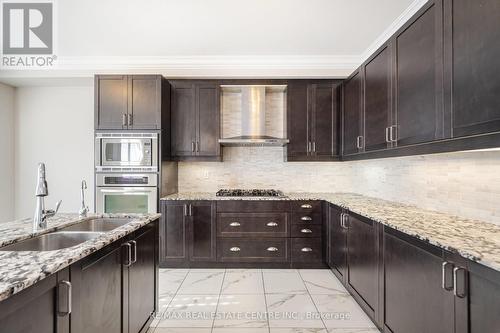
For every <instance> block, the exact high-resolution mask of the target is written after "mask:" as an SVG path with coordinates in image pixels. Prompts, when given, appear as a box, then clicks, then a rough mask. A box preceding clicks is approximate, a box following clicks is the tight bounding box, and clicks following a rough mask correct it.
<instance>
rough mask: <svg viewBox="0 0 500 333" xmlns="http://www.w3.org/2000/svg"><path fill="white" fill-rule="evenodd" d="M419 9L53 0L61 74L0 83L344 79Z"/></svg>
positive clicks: (342, 1) (327, 2)
mask: <svg viewBox="0 0 500 333" xmlns="http://www.w3.org/2000/svg"><path fill="white" fill-rule="evenodd" d="M424 2H425V0H246V1H242V0H142V1H139V0H85V1H81V0H59V1H57V10H58V15H57V18H58V29H57V39H58V42H57V45H58V47H57V56H58V59H59V65H60V68H59V69H57V70H50V71H37V72H35V71H30V72H27V71H22V73H19V72H21V71H8V72H7V71H3V72H1V73H0V80H2V81H5V82H9V79H10V80H11V82H14V83H15V78H35V77H39V78H46V77H73V76H74V77H88V76H89V74H92V73H95V72H118V71H129V72H143V73H145V72H155V71H156V72H159V73H162V74H164V75H170V76H215V75H218V76H241V77H247V76H289V77H294V76H320V77H321V76H330V77H334V76H337V77H342V76H346V75H348V74H349V73H350V72H351V71H352V70H353V69H354V68H355V67H356V66H357V65H359V63H360V62H361V59H362V58H363V56H364V55H365V53H366V52H367V50H369V49H370V48H373V47H375V46H376V45H375V44H376V43H377V39H378V38H379V37H380V36H383V35H384V34H385V33H387V31H388V29H394V28H395V27H397V26H399V25H400V23H401V22H400V21H401V20H402V17H404V16H405V15H406V16H408V15H409V14H411V13H413V12H414V11H415V10H416V9H418V8H419V7H420V6H421V5H422V4H423V3H424ZM406 18H407V17H406ZM379 42H380V41H379Z"/></svg>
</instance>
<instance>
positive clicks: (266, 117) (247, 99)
mask: <svg viewBox="0 0 500 333" xmlns="http://www.w3.org/2000/svg"><path fill="white" fill-rule="evenodd" d="M221 90H222V99H223V100H222V107H223V112H222V118H223V119H222V127H223V130H222V135H223V137H222V139H220V140H219V143H220V144H222V145H224V146H283V145H285V144H286V143H288V140H287V139H285V138H284V133H286V131H285V129H284V124H285V121H284V119H285V117H284V115H285V110H286V106H285V104H286V86H264V85H253V86H229V85H226V86H221ZM225 93H226V94H225ZM267 93H269V94H279V95H273V96H274V97H275V98H274V99H269V100H267V102H268V103H267V104H269V105H271V104H272V107H271V110H266V94H267ZM225 97H227V98H228V99H230V100H232V102H231V101H228V102H227V103H225V101H224V98H225ZM236 97H239V98H238V100H236ZM273 101H274V104H273ZM275 104H278V105H275ZM224 108H225V109H224ZM231 134H233V135H231ZM234 134H236V135H234Z"/></svg>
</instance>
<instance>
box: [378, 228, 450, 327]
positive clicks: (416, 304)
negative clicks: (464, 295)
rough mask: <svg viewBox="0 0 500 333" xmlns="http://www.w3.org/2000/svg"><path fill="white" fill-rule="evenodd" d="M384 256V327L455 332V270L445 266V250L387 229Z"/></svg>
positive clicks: (384, 240) (385, 230) (384, 239)
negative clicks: (453, 275) (453, 290)
mask: <svg viewBox="0 0 500 333" xmlns="http://www.w3.org/2000/svg"><path fill="white" fill-rule="evenodd" d="M383 257H384V260H383V262H384V288H383V289H384V290H383V304H384V309H383V313H384V314H383V324H384V328H385V329H386V330H387V331H388V332H392V333H399V332H401V333H421V332H443V333H446V332H450V333H451V332H454V296H453V293H452V292H451V291H450V290H451V289H452V286H453V278H452V274H453V267H451V266H450V265H446V262H445V261H444V260H443V253H442V250H441V249H439V248H437V247H434V246H432V245H430V244H428V243H424V242H422V241H420V240H418V239H415V238H412V237H410V236H407V235H404V234H402V233H399V232H397V231H394V230H392V229H389V228H387V227H385V228H384V236H383ZM443 264H445V265H443ZM447 289H450V290H447Z"/></svg>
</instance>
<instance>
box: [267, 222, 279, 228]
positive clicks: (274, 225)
mask: <svg viewBox="0 0 500 333" xmlns="http://www.w3.org/2000/svg"><path fill="white" fill-rule="evenodd" d="M266 225H267V226H268V227H277V226H278V223H276V222H269V223H268V224H266Z"/></svg>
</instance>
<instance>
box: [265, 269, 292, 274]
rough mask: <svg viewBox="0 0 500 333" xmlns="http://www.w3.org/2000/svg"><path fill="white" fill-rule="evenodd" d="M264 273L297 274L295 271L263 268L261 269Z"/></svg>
mask: <svg viewBox="0 0 500 333" xmlns="http://www.w3.org/2000/svg"><path fill="white" fill-rule="evenodd" d="M262 272H264V273H298V272H299V271H298V270H297V269H285V268H264V269H262Z"/></svg>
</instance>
